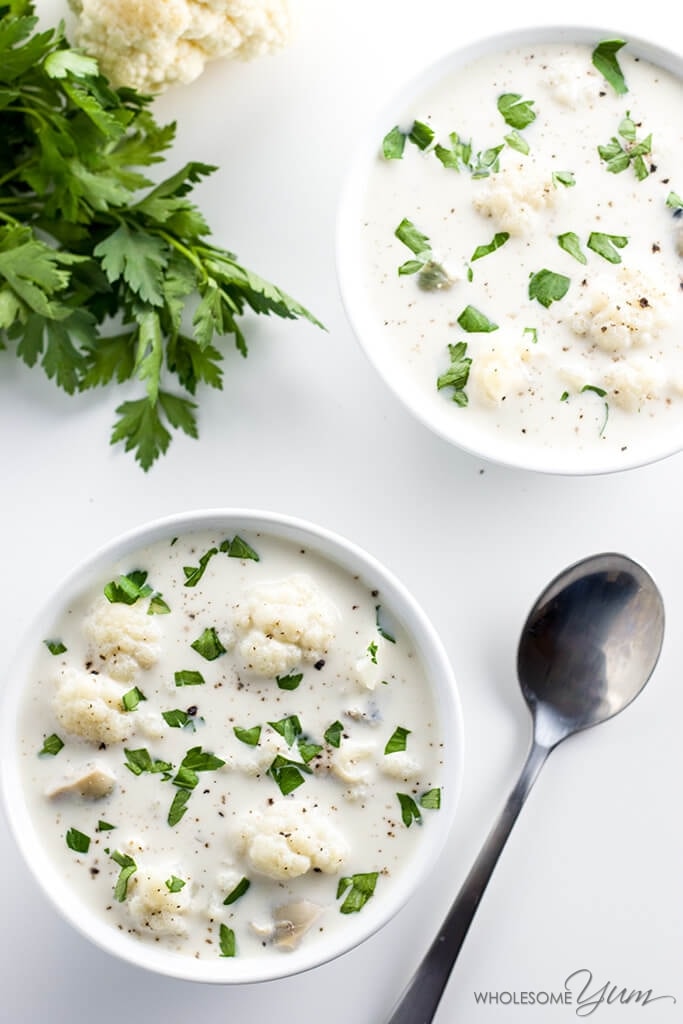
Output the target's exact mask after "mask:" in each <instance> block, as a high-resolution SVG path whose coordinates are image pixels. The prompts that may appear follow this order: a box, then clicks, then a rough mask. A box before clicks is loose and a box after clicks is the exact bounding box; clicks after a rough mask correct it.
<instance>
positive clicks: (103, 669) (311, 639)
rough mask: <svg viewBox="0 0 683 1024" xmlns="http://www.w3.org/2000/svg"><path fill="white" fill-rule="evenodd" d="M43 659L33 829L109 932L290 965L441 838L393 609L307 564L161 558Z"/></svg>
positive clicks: (84, 614)
mask: <svg viewBox="0 0 683 1024" xmlns="http://www.w3.org/2000/svg"><path fill="white" fill-rule="evenodd" d="M36 645H37V647H38V646H39V648H40V649H39V650H38V651H37V654H36V659H35V665H34V671H33V682H32V686H31V687H30V689H29V692H28V693H27V694H26V697H25V701H24V704H23V706H22V712H21V729H22V735H23V741H22V774H23V779H24V784H25V787H26V790H27V792H28V793H29V799H30V810H31V815H32V818H33V821H34V823H35V828H36V831H37V832H38V834H39V835H40V836H41V839H42V842H43V843H44V844H45V845H46V846H47V847H48V848H49V851H50V855H51V857H52V858H53V860H54V862H55V863H56V864H57V866H58V870H59V872H60V874H61V875H62V876H63V877H65V878H67V879H68V881H69V884H70V885H71V886H72V887H73V898H74V901H76V902H80V903H82V904H87V905H88V906H90V907H92V908H95V909H96V911H97V913H98V914H99V915H101V916H102V918H104V919H106V920H107V921H109V922H111V925H112V927H113V928H118V929H121V930H123V931H125V932H127V933H131V934H133V935H135V936H137V937H139V939H140V941H142V942H155V943H162V944H163V945H164V946H165V947H166V948H168V949H169V950H174V951H177V953H179V954H184V955H187V956H189V957H195V958H216V957H219V956H223V957H226V958H230V957H233V956H238V957H264V956H271V957H272V956H278V957H282V956H286V955H287V952H288V951H289V950H291V949H294V948H297V947H298V946H300V945H301V944H302V943H315V941H316V936H319V935H321V934H325V935H327V934H328V933H329V932H330V930H333V929H343V928H344V927H345V926H346V927H348V922H349V918H353V916H354V915H357V914H362V913H363V909H364V908H365V906H366V904H367V902H368V901H370V900H373V901H377V900H379V899H381V898H382V894H383V892H386V890H387V889H388V888H389V887H391V886H392V882H393V881H394V880H395V879H396V878H397V877H399V876H400V875H401V873H402V872H405V871H408V870H410V862H411V853H412V852H413V851H414V850H415V849H416V848H417V847H416V844H420V843H423V842H428V841H429V833H430V818H431V820H432V821H433V820H434V818H433V816H434V815H436V814H438V813H439V808H440V804H441V794H442V780H441V762H442V757H441V746H440V744H441V739H440V730H439V727H438V722H437V714H436V709H435V707H434V702H433V697H432V695H431V692H430V689H429V687H428V686H427V684H426V680H425V674H424V670H423V667H422V664H421V662H420V658H419V656H418V653H417V652H416V651H415V650H414V649H413V646H412V644H411V640H410V638H409V637H408V635H407V634H406V631H405V629H404V627H403V625H402V624H401V622H399V621H396V620H395V619H394V618H393V616H392V612H391V609H390V608H388V607H385V606H384V605H383V603H382V593H381V592H378V591H376V590H373V589H372V584H371V583H370V584H369V585H366V584H365V583H363V582H361V581H360V580H359V579H358V578H355V577H352V576H351V575H350V574H349V573H347V572H346V571H345V570H342V569H341V568H340V567H339V566H337V565H336V564H334V563H332V562H331V561H330V560H327V559H326V558H323V557H322V556H321V555H320V554H318V553H316V552H315V551H313V550H307V549H306V548H305V547H302V546H300V545H298V544H295V543H293V542H289V541H286V540H283V539H281V538H277V537H275V536H271V535H267V534H265V533H254V535H253V536H252V535H248V536H247V535H245V536H234V537H225V536H224V535H222V534H218V533H216V532H211V531H209V530H202V531H200V532H196V533H190V534H186V535H181V536H178V537H176V538H172V539H171V538H169V539H164V540H158V541H155V542H154V543H152V544H150V545H149V546H148V547H146V548H143V549H141V550H139V551H138V552H136V553H135V554H134V555H133V556H128V557H126V558H125V559H121V560H120V561H119V562H118V563H117V564H113V565H111V566H110V567H109V569H108V571H107V572H105V573H103V574H102V576H101V578H100V579H99V580H98V581H97V583H96V584H95V585H93V586H92V587H91V588H90V589H88V590H87V592H84V593H82V594H81V595H80V596H79V597H78V599H77V600H75V601H74V602H73V603H72V604H71V606H70V607H68V608H66V609H65V610H63V611H62V612H60V613H59V614H57V615H56V617H55V620H54V623H53V628H52V630H51V633H50V635H49V636H46V637H44V638H43V637H41V638H36ZM227 964H228V960H226V965H227ZM226 970H229V967H228V966H226Z"/></svg>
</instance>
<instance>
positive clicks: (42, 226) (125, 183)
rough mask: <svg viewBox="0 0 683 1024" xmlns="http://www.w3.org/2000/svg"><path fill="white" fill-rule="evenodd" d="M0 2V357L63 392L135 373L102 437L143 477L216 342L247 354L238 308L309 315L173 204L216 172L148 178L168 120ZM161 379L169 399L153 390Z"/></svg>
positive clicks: (22, 12) (209, 367)
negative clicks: (129, 392)
mask: <svg viewBox="0 0 683 1024" xmlns="http://www.w3.org/2000/svg"><path fill="white" fill-rule="evenodd" d="M37 20H38V19H37V18H36V17H35V16H34V5H33V4H32V3H30V2H27V0H10V2H9V3H0V349H7V348H9V347H10V346H15V347H16V354H17V356H19V357H20V358H21V359H22V360H23V361H24V362H25V363H26V364H27V365H28V366H37V365H39V366H41V367H42V368H43V370H44V371H45V373H46V374H47V376H48V377H49V378H51V379H52V380H54V382H55V383H56V384H57V385H58V386H59V387H61V388H63V389H64V390H65V391H67V392H68V393H69V394H73V393H74V392H78V391H83V390H86V389H88V388H94V387H98V386H100V385H105V384H109V383H111V382H118V383H122V382H124V381H126V380H128V379H131V378H133V379H137V380H139V381H140V382H141V384H142V385H143V388H144V390H143V392H142V394H141V397H139V398H136V399H133V400H131V401H126V402H123V404H121V405H120V406H119V407H118V408H117V410H116V413H117V416H118V419H117V420H116V422H115V424H114V427H113V431H112V434H111V442H112V443H116V442H121V443H122V444H123V445H124V447H125V449H126V451H133V452H134V454H135V458H136V459H137V461H138V462H139V463H140V465H141V466H142V468H143V469H145V470H147V469H149V467H150V466H151V465H152V464H153V462H154V461H155V460H156V459H157V458H158V457H159V456H160V455H161V454H163V453H164V452H165V451H166V450H167V448H168V445H169V443H170V440H171V434H170V429H180V430H183V431H184V432H185V433H186V434H189V435H190V436H191V437H196V436H197V420H196V408H197V406H196V403H195V402H194V401H193V400H192V398H193V397H194V396H195V393H196V389H197V386H198V385H200V384H205V385H208V386H210V387H214V388H220V387H221V386H222V370H221V360H222V354H221V352H220V351H219V349H218V347H216V339H217V338H222V337H223V336H225V335H232V336H233V338H234V342H235V345H236V347H237V349H238V350H239V351H240V352H241V353H242V355H245V356H246V354H247V344H246V341H245V338H244V335H243V333H242V330H241V329H240V326H239V324H238V318H239V317H240V316H241V315H242V314H243V313H244V312H245V311H246V310H247V309H250V310H252V311H253V312H255V313H259V314H274V315H276V316H279V317H286V318H289V319H296V318H300V317H304V318H306V319H307V320H309V321H311V322H312V323H314V324H316V325H317V326H322V325H321V324H320V323H319V321H318V320H317V319H316V318H315V317H314V316H313V315H312V314H311V313H310V312H309V311H308V310H307V309H305V308H304V307H303V306H302V305H301V304H300V303H298V302H297V301H296V300H294V299H292V298H291V297H290V296H289V295H287V294H285V293H284V292H283V291H281V290H280V289H279V288H277V287H276V286H275V285H273V284H270V283H269V282H268V281H265V280H263V278H261V277H259V276H258V274H255V273H254V272H253V271H251V270H248V269H246V268H245V267H243V266H241V265H240V263H239V262H238V261H237V258H236V256H235V255H234V254H233V253H230V252H227V251H225V250H223V249H221V248H219V247H217V246H215V245H212V244H210V242H209V241H208V240H207V236H209V235H210V228H209V226H208V224H207V222H206V220H205V219H204V217H203V216H202V214H201V212H200V211H199V209H198V208H197V207H196V206H195V205H194V204H193V203H192V202H191V200H190V198H189V195H190V193H191V191H192V189H193V187H194V186H195V185H196V184H197V183H198V182H199V181H201V179H202V178H204V177H205V176H206V175H208V174H211V173H212V172H213V171H215V170H216V168H215V167H211V166H209V165H207V164H203V163H197V162H192V163H188V164H186V166H185V167H183V168H181V169H180V170H179V171H177V172H176V173H175V174H172V175H171V176H170V177H168V178H166V179H165V180H164V181H161V182H160V183H159V184H154V182H153V181H151V180H150V179H149V178H148V177H147V175H146V174H145V173H143V171H142V170H141V169H142V168H147V167H150V166H151V165H153V164H157V163H161V162H163V160H164V159H165V157H164V155H163V154H164V152H165V151H166V150H168V149H169V147H170V146H171V144H172V142H173V139H174V135H175V125H174V124H168V125H163V126H162V125H159V124H157V123H156V121H155V119H154V117H153V115H152V113H151V111H150V109H149V107H150V104H151V97H149V96H143V95H140V94H139V93H137V92H136V91H135V90H132V89H127V88H121V89H113V88H112V87H111V86H110V85H109V84H108V82H107V80H106V79H105V78H104V77H103V76H102V75H101V74H100V73H99V70H98V67H97V63H96V62H95V61H94V60H92V59H91V58H90V57H87V56H85V55H83V54H82V53H80V52H78V51H76V50H74V49H72V48H71V47H70V46H69V44H68V42H67V40H66V37H65V34H64V26H63V25H59V26H58V27H57V28H53V29H49V30H47V31H40V32H38V31H36V25H37ZM168 377H171V378H173V377H175V378H177V381H178V383H179V384H180V386H181V388H182V389H183V393H180V394H179V393H177V391H175V390H173V391H172V390H167V388H166V387H164V386H163V384H164V380H165V379H166V378H168Z"/></svg>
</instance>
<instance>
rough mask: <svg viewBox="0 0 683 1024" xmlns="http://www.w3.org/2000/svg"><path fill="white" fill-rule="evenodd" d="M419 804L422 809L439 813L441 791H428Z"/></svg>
mask: <svg viewBox="0 0 683 1024" xmlns="http://www.w3.org/2000/svg"><path fill="white" fill-rule="evenodd" d="M419 803H420V807H424V808H425V809H426V810H430V811H438V810H439V808H440V807H441V790H440V789H428V790H427V791H426V793H423V794H422V796H421V797H420V801H419Z"/></svg>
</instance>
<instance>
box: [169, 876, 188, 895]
mask: <svg viewBox="0 0 683 1024" xmlns="http://www.w3.org/2000/svg"><path fill="white" fill-rule="evenodd" d="M166 888H167V889H168V891H169V892H180V890H181V889H184V888H185V882H184V881H183V879H182V878H178V876H177V875H171V877H170V878H167V879H166Z"/></svg>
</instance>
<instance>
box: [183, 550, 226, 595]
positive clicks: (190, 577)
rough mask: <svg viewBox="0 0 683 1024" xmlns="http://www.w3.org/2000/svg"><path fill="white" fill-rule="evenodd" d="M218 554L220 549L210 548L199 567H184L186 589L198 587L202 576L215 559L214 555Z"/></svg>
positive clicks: (200, 561) (201, 559)
mask: <svg viewBox="0 0 683 1024" xmlns="http://www.w3.org/2000/svg"><path fill="white" fill-rule="evenodd" d="M217 554H218V548H209V550H208V551H205V552H204V554H203V555H202V556H201V558H200V559H199V565H184V566H183V573H184V575H185V583H184V586H186V587H196V586H197V584H198V583H199V581H200V580H201V578H202V576H203V575H204V573H205V572H206V567H207V565H208V564H209V562H210V561H211V559H212V558H213V556H214V555H217Z"/></svg>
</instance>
